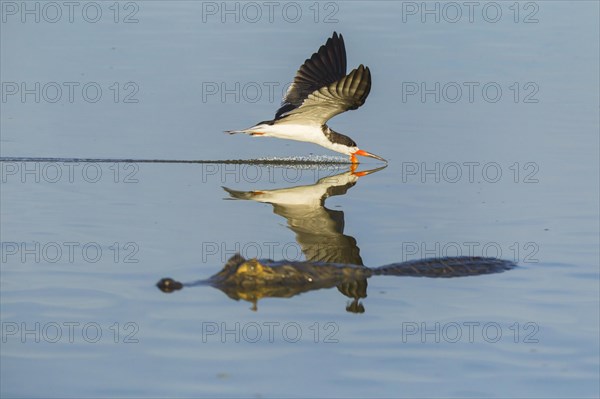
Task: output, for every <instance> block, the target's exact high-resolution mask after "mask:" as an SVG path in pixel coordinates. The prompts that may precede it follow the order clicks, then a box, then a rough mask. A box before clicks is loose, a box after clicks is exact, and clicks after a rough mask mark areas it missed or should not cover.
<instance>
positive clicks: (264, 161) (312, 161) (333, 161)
mask: <svg viewBox="0 0 600 399" xmlns="http://www.w3.org/2000/svg"><path fill="white" fill-rule="evenodd" d="M0 162H65V163H78V162H81V163H85V162H87V163H174V164H238V165H242V164H246V165H273V166H277V165H280V166H302V165H306V166H311V165H350V162H349V161H348V160H347V159H345V158H342V157H335V156H325V155H322V156H313V157H287V158H277V157H269V158H257V159H215V160H209V159H196V160H192V159H134V158H48V157H0Z"/></svg>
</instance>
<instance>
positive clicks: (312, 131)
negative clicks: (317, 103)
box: [241, 123, 358, 155]
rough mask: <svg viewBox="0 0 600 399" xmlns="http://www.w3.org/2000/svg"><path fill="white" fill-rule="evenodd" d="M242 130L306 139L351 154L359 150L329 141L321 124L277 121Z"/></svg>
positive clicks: (266, 135)
mask: <svg viewBox="0 0 600 399" xmlns="http://www.w3.org/2000/svg"><path fill="white" fill-rule="evenodd" d="M241 132H244V133H248V134H252V133H257V135H255V136H254V137H276V138H279V139H287V140H295V141H305V142H308V143H314V144H318V145H320V146H322V147H325V148H327V149H329V150H332V151H336V152H340V153H342V154H346V155H351V154H353V153H355V152H356V151H358V147H348V146H345V145H342V144H337V143H332V142H331V141H329V139H328V138H327V137H326V136H325V135H324V134H323V130H321V126H320V125H298V124H288V123H281V124H278V123H276V124H274V125H268V124H262V125H256V126H252V127H251V128H248V129H244V130H241Z"/></svg>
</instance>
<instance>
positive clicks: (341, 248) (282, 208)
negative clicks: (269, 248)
mask: <svg viewBox="0 0 600 399" xmlns="http://www.w3.org/2000/svg"><path fill="white" fill-rule="evenodd" d="M360 173H361V174H360V175H361V176H363V175H364V174H365V173H366V174H368V173H369V172H360ZM357 180H358V175H357V174H355V173H353V172H345V173H341V174H338V175H335V176H328V177H324V178H322V179H320V180H319V181H317V182H316V183H315V184H312V185H308V186H298V187H292V188H285V189H278V190H261V191H234V190H231V189H228V188H225V187H224V189H225V190H226V191H227V192H228V193H229V194H230V195H231V196H232V197H233V198H238V199H247V200H253V201H258V202H266V203H270V204H272V205H273V212H274V213H275V214H277V215H280V216H282V217H284V218H285V219H286V220H287V222H288V226H289V228H290V229H291V230H292V231H293V232H294V233H296V240H297V241H298V244H300V247H301V248H302V252H303V253H304V256H305V258H306V260H307V261H309V262H326V263H340V264H353V265H362V264H363V262H362V259H361V257H360V250H359V248H358V246H357V245H356V240H355V239H354V237H351V236H348V235H345V234H344V212H342V211H335V210H331V209H327V208H325V206H324V203H325V199H327V198H328V197H330V196H333V195H343V194H345V193H346V191H348V189H350V188H351V187H352V186H354V185H355V184H356V181H357Z"/></svg>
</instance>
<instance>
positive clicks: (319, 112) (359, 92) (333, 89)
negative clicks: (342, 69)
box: [282, 64, 371, 125]
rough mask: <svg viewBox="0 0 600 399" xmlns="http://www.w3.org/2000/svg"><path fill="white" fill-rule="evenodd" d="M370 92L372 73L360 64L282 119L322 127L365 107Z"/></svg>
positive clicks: (312, 95)
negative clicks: (339, 116)
mask: <svg viewBox="0 0 600 399" xmlns="http://www.w3.org/2000/svg"><path fill="white" fill-rule="evenodd" d="M370 91H371V72H370V71H369V68H368V67H365V66H363V65H362V64H361V65H360V66H359V67H358V68H356V69H354V70H353V71H352V72H350V73H349V74H348V75H347V76H344V77H343V78H341V79H339V80H338V81H336V82H334V83H332V84H330V85H328V86H323V87H321V88H320V89H317V90H315V91H314V92H312V93H311V94H309V95H308V97H307V98H306V99H305V100H304V101H303V102H302V104H301V105H300V106H299V107H297V108H295V109H293V110H291V111H289V112H287V113H285V114H283V115H282V118H285V122H290V123H298V122H300V121H301V122H302V123H304V124H308V123H315V124H319V125H323V124H325V123H326V122H327V121H328V120H329V119H331V118H333V117H334V116H336V115H338V114H341V113H342V112H346V111H348V110H352V109H357V108H358V107H360V106H361V105H363V104H364V103H365V100H366V99H367V96H368V95H369V92H370ZM282 122H284V121H283V120H282Z"/></svg>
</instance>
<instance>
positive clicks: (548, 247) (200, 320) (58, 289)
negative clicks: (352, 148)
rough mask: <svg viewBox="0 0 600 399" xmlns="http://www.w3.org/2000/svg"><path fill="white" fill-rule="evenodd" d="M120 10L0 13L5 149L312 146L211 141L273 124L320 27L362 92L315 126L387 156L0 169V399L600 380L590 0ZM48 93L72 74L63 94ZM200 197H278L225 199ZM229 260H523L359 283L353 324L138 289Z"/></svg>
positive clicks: (447, 391) (173, 150)
mask: <svg viewBox="0 0 600 399" xmlns="http://www.w3.org/2000/svg"><path fill="white" fill-rule="evenodd" d="M11 4H12V3H11ZM15 4H17V3H15ZM131 4H133V5H132V6H131V7H130V8H125V5H124V3H123V4H120V9H119V10H120V13H119V15H118V16H117V17H115V14H114V12H115V10H114V9H111V8H109V7H110V6H111V5H110V4H108V3H106V4H105V3H101V4H100V6H101V8H102V12H103V14H102V18H101V20H100V21H99V22H97V23H89V22H86V20H85V19H84V18H83V17H82V16H81V14H80V13H78V12H79V11H80V10H79V11H77V10H76V12H75V14H74V18H75V20H74V22H73V23H70V22H69V21H68V19H67V18H68V17H67V15H68V10H67V9H64V10H63V14H64V15H63V16H62V19H61V20H59V21H58V22H56V23H48V22H45V21H44V19H43V18H42V19H41V21H40V23H35V22H33V21H31V20H26V23H22V22H21V20H20V14H19V13H18V12H20V11H19V10H17V11H14V10H13V9H10V10H6V9H3V12H4V13H5V14H6V15H5V14H3V16H6V21H3V22H2V24H1V29H2V35H1V39H0V40H1V47H2V49H1V59H2V82H3V96H5V98H3V100H2V104H1V105H2V115H1V130H2V137H1V154H0V155H1V156H2V157H5V158H6V157H55V158H63V157H78V158H111V159H119V158H126V159H163V160H218V159H253V158H260V157H269V156H277V157H290V156H308V155H310V156H313V157H315V158H312V159H320V158H316V157H317V156H320V155H328V156H331V155H332V154H331V153H328V152H327V151H326V150H324V149H321V148H320V147H317V146H314V145H310V144H304V143H295V142H286V141H281V140H271V139H264V140H260V139H253V138H250V137H245V136H244V137H241V136H229V135H224V134H222V133H221V132H222V131H223V130H226V129H235V128H243V127H247V126H250V125H251V124H252V123H254V122H257V121H259V120H264V119H268V118H270V117H271V116H272V115H273V114H274V111H275V109H276V108H277V106H278V104H279V100H280V97H281V92H282V91H283V90H284V89H285V85H286V84H287V83H288V82H289V81H290V80H291V78H292V76H293V73H294V71H295V70H296V69H297V68H298V66H299V65H300V63H301V62H302V61H303V60H304V59H305V58H307V57H308V56H310V54H312V52H313V51H315V50H316V49H317V48H318V46H319V45H321V44H322V43H324V41H325V40H326V38H327V37H329V36H330V35H331V33H332V31H333V30H336V31H338V32H342V33H343V34H344V38H345V41H346V48H347V52H348V64H349V66H351V67H354V66H357V65H358V64H360V63H364V64H366V65H368V66H369V67H370V68H371V71H372V73H373V87H372V91H371V94H370V97H369V99H368V101H367V103H366V104H365V106H364V107H363V108H361V109H360V111H356V112H350V113H348V114H345V115H343V116H339V117H337V118H336V119H334V120H333V121H332V122H331V126H332V127H333V128H334V129H336V130H337V131H340V132H344V133H346V134H348V135H350V136H351V137H353V138H354V139H355V140H356V141H357V142H358V143H359V145H360V146H361V147H362V148H364V149H366V150H367V151H371V152H374V153H376V154H378V155H381V156H383V157H384V158H386V159H388V160H389V165H388V167H387V168H385V169H383V170H380V171H378V172H376V173H373V174H370V175H367V176H362V177H357V176H356V175H353V174H352V173H350V172H349V170H348V165H326V166H322V167H316V166H313V167H303V168H299V167H289V166H288V167H283V166H273V165H270V166H265V165H263V166H257V165H224V164H177V163H175V164H164V163H137V162H125V163H114V162H107V163H95V162H78V163H63V162H17V161H11V160H6V159H5V160H4V161H3V162H2V163H1V166H2V188H1V193H0V195H1V198H0V199H1V204H2V205H1V219H2V224H1V234H2V237H1V240H2V263H1V272H2V278H1V288H2V290H1V319H2V343H1V344H2V347H1V349H2V350H1V361H2V362H1V373H0V378H1V384H0V386H1V388H0V393H1V395H2V397H65V396H73V397H116V396H119V397H123V396H126V397H153V396H175V397H199V396H201V397H256V396H260V397H315V396H320V397H365V396H369V397H432V396H436V397H442V396H443V397H465V396H466V397H483V396H485V397H506V396H519V397H574V396H578V397H597V396H598V395H599V394H600V390H599V381H598V372H599V371H600V370H599V351H600V345H599V342H598V331H599V317H598V314H599V273H598V259H599V254H598V244H599V242H598V241H599V240H598V232H599V229H598V218H599V214H598V200H599V198H598V181H599V173H598V152H599V150H598V129H599V120H598V107H599V100H598V86H599V82H598V48H599V42H598V37H599V35H598V33H599V32H598V19H597V16H598V4H597V3H595V2H575V3H573V2H560V1H558V2H547V1H541V2H529V3H519V4H517V6H514V5H513V3H504V2H502V3H494V4H498V7H499V8H500V11H501V13H502V14H501V17H500V19H499V20H498V22H495V23H493V22H489V20H493V19H494V18H495V17H494V14H493V10H492V9H490V6H488V7H487V8H486V10H487V12H488V14H485V15H483V14H482V12H483V11H482V10H483V7H484V5H485V4H486V3H481V5H480V7H479V8H476V9H475V11H474V14H473V17H472V18H473V22H470V21H469V13H468V9H466V8H463V9H462V10H461V12H462V14H461V15H462V16H461V18H460V19H459V20H458V21H457V22H455V23H452V22H450V20H453V19H454V18H455V13H454V11H453V10H452V9H449V8H447V7H446V8H443V4H442V3H440V4H439V5H438V7H440V13H441V14H440V21H439V23H436V22H435V21H434V20H433V19H432V17H431V16H427V14H423V10H421V9H420V4H421V3H413V2H408V3H407V2H405V3H401V2H398V3H392V2H368V3H367V2H360V1H357V2H334V3H320V4H317V5H316V6H315V5H314V4H313V3H297V4H298V5H299V7H300V10H301V12H302V16H301V17H300V19H299V20H298V22H296V23H292V22H290V21H292V20H294V19H297V17H296V16H295V14H293V10H292V9H289V7H290V6H289V4H288V3H281V4H280V8H276V9H275V10H274V14H273V21H272V22H270V21H269V16H268V9H266V8H264V7H262V9H261V12H262V13H261V15H260V17H259V16H257V15H258V14H255V13H254V10H251V9H248V8H247V7H246V8H243V5H242V4H240V5H238V6H237V7H239V10H240V21H239V23H238V22H236V21H235V18H234V17H235V15H234V16H228V14H223V15H222V13H223V10H222V9H221V8H220V7H221V5H220V4H221V3H206V2H205V3H201V2H163V1H152V2H150V1H148V2H146V1H141V2H133V3H131ZM435 4H437V3H429V5H430V6H431V7H432V8H433V7H435ZM5 5H6V4H5V2H3V3H2V6H3V7H5ZM228 5H229V6H230V7H231V8H232V9H234V10H235V7H236V5H235V3H228ZM17 6H19V5H18V4H17ZM259 6H260V4H259ZM284 6H285V7H287V8H286V10H287V11H286V12H288V13H289V14H285V15H283V14H281V12H282V10H283V8H284ZM32 7H33V6H32ZM40 7H41V6H40ZM215 7H216V8H215ZM294 7H295V6H294ZM415 7H416V8H415ZM511 7H512V8H511ZM515 7H516V8H515ZM244 10H245V11H244ZM317 10H318V14H315V13H316V12H317ZM443 10H446V11H443ZM517 10H518V14H516V12H517ZM13 11H14V12H17V14H16V16H13V15H12V13H13ZM50 11H51V10H48V12H50ZM89 12H91V11H89ZM444 12H445V14H444ZM244 13H245V14H244ZM52 15H54V14H52ZM87 17H89V15H88V16H87ZM126 17H128V18H133V19H137V20H138V22H137V23H123V19H124V18H126ZM222 17H223V18H225V23H222V21H221V18H222ZM29 18H31V17H29ZM114 18H117V20H118V21H119V22H118V23H115V22H114ZM255 18H258V20H257V21H256V22H255V23H252V21H251V20H254V19H255ZM421 18H425V21H424V22H422V19H421ZM315 20H316V21H317V22H315ZM526 20H527V21H528V22H527V23H526V22H525V21H526ZM535 20H537V22H536V21H535ZM27 21H29V22H27ZM515 21H516V22H515ZM7 82H8V83H9V84H8V85H7V84H6V83H7ZM23 82H25V83H26V85H28V86H27V87H34V88H35V83H36V82H40V89H39V96H40V101H39V102H36V99H35V94H29V95H25V97H23V98H22V97H21V93H20V92H18V93H17V94H14V95H13V94H8V93H10V91H11V90H13V89H14V88H15V87H17V88H18V89H19V90H20V89H21V83H23ZM49 82H56V83H57V85H58V86H60V87H62V88H63V91H62V97H61V98H60V99H59V100H57V101H56V102H51V101H50V100H51V99H53V98H55V94H54V93H55V92H54V91H52V90H56V86H53V85H50V86H47V88H46V89H43V87H44V85H46V84H48V83H49ZM65 82H75V83H77V84H78V86H75V89H74V92H73V93H74V97H73V101H72V102H71V101H69V99H68V90H67V88H66V87H67V86H66V85H65ZM13 83H14V84H13ZM90 83H92V86H93V87H94V88H96V87H100V89H101V90H102V95H101V97H100V98H99V99H98V101H96V102H91V101H89V100H90V98H91V97H90V96H92V95H93V94H92V92H91V91H90V92H87V93H86V94H85V95H84V94H82V88H83V86H84V85H86V84H90ZM236 84H237V85H238V86H236ZM436 85H437V86H436ZM27 87H26V88H27ZM238 87H239V89H237V88H238ZM469 87H472V88H473V92H472V93H470V92H469ZM484 87H485V90H484V89H483V88H484ZM269 88H272V93H271V91H270V90H271V89H269ZM44 90H46V91H44ZM89 90H93V88H91V89H89ZM224 90H225V91H224ZM415 90H416V91H415ZM422 90H426V94H423V93H422ZM427 90H428V91H427ZM498 90H499V91H498ZM34 91H35V89H34ZM427 93H429V94H427ZM270 94H274V95H273V96H272V97H271V96H270ZM459 94H460V96H459ZM471 94H472V96H470V95H471ZM85 96H88V97H85ZM115 96H116V97H115ZM126 100H127V102H126ZM132 100H137V102H135V101H134V102H130V101H132ZM379 166H381V165H380V164H379V163H376V162H371V161H370V160H367V161H366V162H365V163H364V164H361V167H360V169H359V170H368V169H372V168H377V167H379ZM222 186H225V187H227V188H228V189H230V190H238V191H244V192H246V191H253V190H254V191H262V192H263V193H270V194H271V195H273V198H276V199H272V200H271V201H268V202H271V203H265V202H263V201H261V200H260V198H255V199H256V200H235V201H234V200H231V195H230V194H229V193H228V192H227V191H225V190H224V189H223V188H222ZM282 189H288V191H287V192H288V193H292V194H291V196H288V197H285V196H283V197H282V196H281V195H280V194H281V193H282V192H283V191H281V190H282ZM272 190H278V191H272ZM324 193H327V194H328V195H329V197H328V198H327V199H326V201H325V202H324V203H322V202H321V201H320V198H321V197H322V195H323V194H324ZM263 195H266V194H263ZM282 198H287V199H282ZM289 198H293V200H294V201H298V202H299V204H296V205H293V206H292V205H290V204H289V202H290V200H289ZM286 201H287V202H286ZM303 207H304V208H303ZM332 243H333V244H332ZM330 244H331V245H330ZM328 245H330V246H331V247H333V249H331V248H329V247H328ZM328 248H329V249H328ZM236 251H239V252H241V253H242V255H244V256H246V257H254V256H258V257H262V258H273V259H284V258H287V259H292V260H298V259H299V260H303V259H306V258H309V259H310V257H311V256H312V255H314V254H315V251H321V252H320V254H323V253H329V254H333V255H334V256H337V257H338V258H339V257H340V256H342V255H343V256H346V255H347V256H348V257H353V259H354V260H356V259H360V260H361V261H362V263H364V265H367V266H372V267H376V266H381V265H385V264H390V263H396V262H403V261H408V260H418V259H424V258H432V257H440V256H444V255H449V256H455V255H476V256H492V257H500V258H503V259H506V260H510V261H514V262H516V263H517V264H518V267H517V268H515V269H513V270H509V271H506V272H504V273H499V274H487V275H479V276H471V277H456V278H449V279H448V278H428V277H423V278H413V277H393V276H377V277H373V278H371V279H369V281H368V288H367V292H366V293H367V297H366V298H361V299H360V301H359V303H360V308H359V310H361V311H362V313H354V312H352V311H349V310H352V309H351V305H352V299H351V298H349V297H347V296H345V295H344V294H343V292H340V291H343V290H338V289H336V288H332V289H325V290H317V291H311V292H307V293H304V294H301V295H297V296H293V297H292V298H287V299H285V298H263V299H261V300H259V301H258V302H257V303H256V304H253V303H252V301H246V300H244V299H241V300H239V301H235V300H232V299H230V298H228V297H227V296H226V295H225V294H224V293H223V292H221V291H219V290H217V289H214V288H212V287H207V286H195V287H185V288H184V289H183V290H181V291H177V292H173V293H170V294H166V293H163V292H161V291H160V290H159V289H157V287H156V285H155V284H156V283H157V281H158V280H159V279H161V278H163V277H171V278H174V279H175V280H178V281H183V282H193V281H197V280H200V279H205V278H207V277H209V276H211V275H213V274H214V273H216V272H218V271H219V270H220V269H221V268H222V267H223V264H224V263H225V262H226V261H227V259H228V258H229V257H230V256H231V255H233V254H234V253H235V252H236ZM311 251H312V252H311ZM328 251H329V252H328ZM357 256H359V258H357ZM254 306H255V307H256V310H254V311H253V310H252V308H253V307H254Z"/></svg>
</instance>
